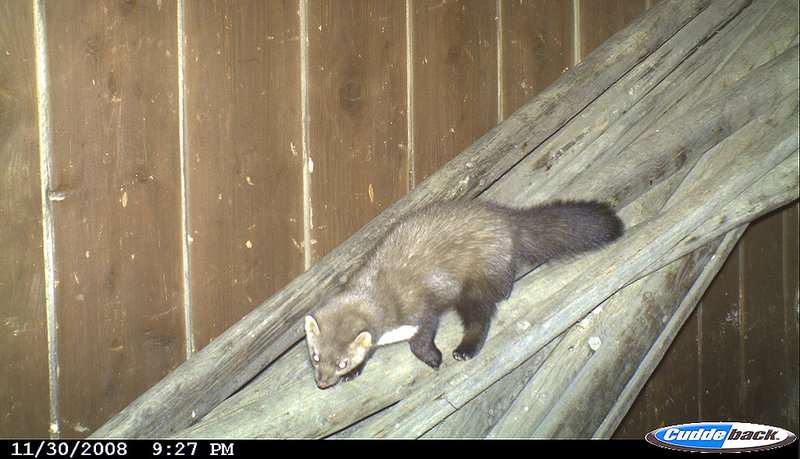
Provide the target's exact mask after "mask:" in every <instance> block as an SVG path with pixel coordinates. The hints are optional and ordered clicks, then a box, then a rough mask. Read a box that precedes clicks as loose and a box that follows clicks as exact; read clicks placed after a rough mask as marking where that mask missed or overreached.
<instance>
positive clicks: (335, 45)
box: [307, 0, 408, 259]
mask: <svg viewBox="0 0 800 459" xmlns="http://www.w3.org/2000/svg"><path fill="white" fill-rule="evenodd" d="M307 14H308V18H307V21H308V61H309V65H308V101H309V115H308V116H309V125H308V129H309V132H308V139H309V140H308V148H309V157H310V160H311V162H312V164H313V168H310V171H311V174H310V176H311V179H310V180H311V197H312V200H311V204H312V222H313V229H312V242H313V243H315V244H314V245H313V256H314V258H315V259H318V258H319V257H321V256H323V255H325V254H326V253H328V252H329V251H330V250H331V249H333V248H334V247H336V246H337V245H338V244H339V243H340V242H342V241H343V240H344V239H346V238H347V236H349V235H350V234H352V233H354V232H355V231H356V230H357V229H359V228H360V227H361V226H363V225H364V224H365V223H366V222H368V221H369V220H370V219H372V218H373V217H374V216H375V215H377V214H378V213H380V211H381V210H382V209H383V208H385V207H386V206H388V205H390V204H392V203H393V202H395V201H396V200H397V199H398V198H400V197H401V196H402V195H403V194H405V193H406V192H407V191H408V160H407V156H408V155H407V145H408V142H407V131H408V128H407V124H406V123H407V113H406V71H405V69H406V54H405V53H406V39H405V36H406V31H405V6H404V4H403V2H398V1H394V0H381V1H374V0H351V1H344V2H308V11H307Z"/></svg>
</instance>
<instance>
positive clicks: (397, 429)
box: [179, 50, 797, 437]
mask: <svg viewBox="0 0 800 459" xmlns="http://www.w3.org/2000/svg"><path fill="white" fill-rule="evenodd" d="M792 51H793V50H790V51H789V52H787V53H786V55H785V57H784V58H789V57H790V56H791V58H796V56H795V55H794V54H793V53H792ZM645 65H646V64H645ZM792 68H793V67H792V64H791V63H787V65H786V66H785V67H784V68H783V69H782V71H781V74H783V75H786V73H787V72H790V71H791V69H792ZM775 73H776V72H772V73H771V75H773V77H774V75H775ZM756 81H757V80H756ZM756 81H752V83H753V84H757V85H758V84H762V83H761V82H760V81H759V82H756ZM789 86H790V87H787V88H786V89H787V91H793V90H795V88H792V87H791V85H789ZM785 105H786V106H784V107H782V108H781V109H780V110H779V112H781V115H780V116H775V117H772V116H768V117H765V118H764V119H758V120H754V121H753V122H752V124H748V127H746V128H742V129H740V130H739V131H737V132H736V133H735V134H734V135H732V136H731V137H729V138H728V139H726V140H725V141H723V142H721V143H720V144H719V145H718V146H717V147H716V148H714V149H712V150H709V151H708V152H707V154H708V155H709V156H708V157H706V161H703V164H702V167H700V169H697V168H693V169H694V170H695V171H696V173H693V174H691V176H690V177H691V180H690V181H689V182H688V183H686V184H685V186H684V194H683V195H682V196H681V199H679V200H677V202H678V204H676V205H672V206H670V207H669V208H668V209H669V210H668V211H667V212H662V214H661V215H659V216H658V217H657V218H655V219H653V220H650V221H649V222H647V224H639V225H637V226H636V227H634V228H630V231H629V233H628V234H627V235H626V239H625V240H623V241H621V242H620V243H618V244H616V245H615V247H614V248H613V250H606V251H602V252H600V253H595V254H589V255H586V256H585V257H581V260H580V262H574V264H573V263H570V264H565V265H558V264H554V265H550V266H547V267H543V268H541V269H540V270H537V272H536V275H535V276H526V277H525V278H523V279H522V280H520V281H519V282H518V283H517V285H516V286H515V291H514V293H512V295H511V297H510V298H509V300H508V301H507V302H506V303H505V305H504V307H503V308H501V310H500V311H499V313H498V316H497V319H496V320H495V322H494V325H493V327H492V332H490V337H489V340H488V341H487V343H486V346H485V347H484V349H483V350H482V352H481V355H480V356H479V358H476V359H474V360H472V361H470V362H469V363H468V364H467V365H461V364H460V362H454V361H452V360H447V359H446V361H445V362H444V363H443V365H442V367H440V368H439V370H438V371H437V372H436V373H435V374H434V373H433V372H432V371H431V370H427V371H423V370H424V368H422V369H420V367H419V365H422V364H421V363H420V362H418V361H416V360H415V359H414V357H413V356H412V355H411V354H410V353H409V352H408V351H407V348H404V347H395V348H394V349H386V350H385V351H383V350H382V351H381V352H379V353H378V354H377V355H376V356H375V358H374V359H373V360H371V361H370V364H369V365H370V366H369V368H372V370H368V371H365V372H364V374H362V375H361V376H360V377H359V378H358V379H357V380H356V381H354V382H352V383H348V384H343V385H341V386H337V387H336V389H334V390H333V391H324V392H323V391H319V390H318V389H316V388H315V387H314V385H313V382H312V381H311V380H310V379H309V378H308V376H307V377H306V378H301V379H292V380H290V381H287V380H286V378H285V376H284V375H283V373H282V372H276V373H272V374H271V375H270V374H268V373H271V372H269V369H268V371H267V373H265V374H264V375H263V377H260V378H259V380H260V383H262V384H260V385H250V386H248V388H247V389H245V390H243V391H241V392H240V393H239V394H237V395H236V396H235V397H234V398H231V399H230V403H227V402H226V403H225V405H226V409H225V411H224V412H223V413H215V414H213V415H210V416H209V419H208V421H206V420H203V421H201V422H200V423H198V424H196V425H194V426H193V427H191V428H190V429H188V430H186V431H183V432H179V436H198V437H227V436H240V435H241V436H261V435H264V436H284V435H287V436H324V435H329V434H330V433H332V432H336V431H339V430H340V429H341V428H343V427H346V426H351V427H349V428H348V429H347V430H345V431H342V432H340V434H342V435H344V436H352V437H373V436H395V437H401V436H402V437H410V436H419V435H421V434H422V433H424V432H426V431H427V430H429V429H430V428H431V427H432V426H433V425H434V424H436V423H438V421H440V420H441V419H444V418H445V417H446V416H448V415H450V414H452V412H453V411H455V410H456V409H458V408H459V407H461V406H463V405H464V404H465V403H466V402H468V401H469V400H471V399H473V398H474V396H475V395H477V393H479V392H481V391H482V390H485V389H486V388H487V387H488V385H490V384H491V383H493V382H494V381H496V380H497V379H499V378H500V377H502V376H503V375H505V374H507V373H508V372H509V371H510V370H511V369H513V368H514V367H516V366H518V365H519V364H520V363H522V361H524V359H527V358H528V357H530V356H531V355H532V354H533V353H535V352H536V351H537V350H538V349H539V348H541V347H542V346H543V345H544V344H546V343H547V342H549V341H551V340H552V339H553V338H555V336H557V335H558V334H560V333H561V332H563V331H564V330H565V329H566V328H567V327H569V326H570V325H571V324H573V323H575V322H576V321H577V320H578V319H580V317H582V316H583V315H584V314H585V313H587V312H588V310H589V309H591V308H592V307H593V306H594V305H596V304H597V302H598V301H599V299H602V298H607V297H608V296H609V295H610V294H612V293H613V292H615V291H617V290H618V289H619V288H620V287H622V286H624V285H628V284H629V283H630V282H631V280H632V277H630V276H634V278H635V276H636V275H638V274H643V273H644V271H643V269H646V268H645V267H644V266H642V264H646V265H649V266H652V265H651V263H652V261H653V260H654V259H659V258H661V256H660V255H659V254H658V253H654V252H653V250H657V251H659V252H663V253H669V254H670V255H671V256H673V257H679V256H681V255H683V254H685V253H686V252H676V251H675V250H674V248H675V247H676V244H677V243H678V242H679V241H681V240H684V239H686V238H688V239H694V238H697V239H698V240H702V241H703V244H705V243H706V242H708V241H709V239H708V238H712V239H714V238H716V237H718V236H719V235H721V233H720V231H725V232H727V231H729V230H730V229H731V227H727V228H725V227H724V226H718V227H717V228H716V230H710V231H709V230H706V229H703V231H702V232H698V233H695V232H693V231H692V229H694V228H696V227H697V225H698V224H699V223H700V222H702V221H705V220H706V219H709V218H711V220H712V221H713V222H716V223H717V224H719V223H722V222H726V223H728V222H729V223H731V224H732V225H735V226H734V227H736V226H739V225H740V224H741V223H742V221H743V220H742V219H745V221H746V219H747V218H751V217H748V216H746V215H740V216H739V217H738V218H733V217H734V215H737V213H736V212H731V213H723V214H717V212H718V211H724V210H725V208H726V207H727V205H728V204H725V203H733V202H734V201H733V200H734V198H737V199H736V201H735V202H736V203H737V207H741V209H742V210H746V209H750V210H754V207H756V208H757V207H759V206H761V205H764V204H765V201H764V198H765V197H767V196H769V195H770V194H771V192H767V193H764V190H760V189H758V188H759V186H757V185H766V186H768V187H774V186H775V185H776V184H778V183H783V186H787V183H788V184H789V185H788V186H789V187H790V191H789V193H790V194H791V196H796V189H791V188H792V187H794V185H795V184H796V180H795V177H794V176H793V174H794V173H796V172H795V171H796V170H797V168H796V164H795V163H796V148H797V141H796V138H795V136H794V133H795V131H796V127H795V126H796V114H794V112H793V110H791V109H790V108H789V107H788V106H791V105H792V104H791V103H787V104H785ZM789 112H791V114H790V113H789ZM776 115H777V113H776ZM717 116H720V114H719V113H718V114H717ZM767 119H770V120H773V119H783V121H780V126H781V127H780V128H778V129H777V130H774V131H773V130H772V129H773V127H772V126H773V124H772V121H766V120H767ZM756 126H763V127H765V128H767V126H769V128H767V131H764V132H761V133H759V134H758V135H756V136H754V135H753V134H754V133H755V132H757V131H758V130H756V131H755V132H754V131H752V128H755V127H756ZM745 139H750V140H747V141H745ZM778 139H781V140H778ZM754 146H756V147H755V148H756V149H755V150H753V147H754ZM743 148H747V151H748V152H749V153H748V154H746V155H745V154H742V151H744V150H743ZM587 154H588V152H587ZM779 166H780V167H781V168H782V167H783V166H790V168H789V171H788V173H783V174H780V175H779V176H780V177H781V178H782V179H781V180H774V178H775V177H772V176H771V172H770V173H769V174H767V176H765V175H764V174H765V173H766V172H767V170H770V171H771V170H772V169H773V168H775V167H779ZM686 167H689V166H688V165H687V166H686ZM689 168H691V167H689ZM701 170H702V172H700V171H701ZM729 174H734V175H729ZM739 174H741V175H739ZM646 176H647V174H646V173H645V174H644V175H643V176H642V177H646ZM586 177H592V175H591V174H587V175H586V176H585V178H584V180H586V185H587V186H590V183H589V182H591V181H592V179H593V177H592V179H588V178H586ZM761 178H769V180H767V181H765V182H763V183H762V182H761V181H760V179H761ZM642 179H643V178H639V179H638V180H642ZM619 180H622V181H628V180H637V179H635V178H632V177H619ZM687 180H688V179H687ZM521 185H522V184H521ZM750 186H754V187H755V189H754V193H753V194H752V195H751V194H750V193H749V192H748V193H744V194H742V193H741V191H742V190H741V188H740V187H745V188H748V189H749V188H750ZM748 191H749V190H748ZM687 193H688V194H687ZM779 194H783V192H780V193H779ZM745 195H746V196H747V198H748V199H746V200H744V201H742V202H739V200H738V199H739V198H740V197H742V196H745ZM689 196H691V197H692V199H688V197H689ZM786 199H793V198H788V197H787V196H783V198H782V199H780V202H786ZM753 203H755V204H756V205H755V206H753V205H752V204H753ZM774 205H780V204H779V203H776V204H774ZM711 216H714V217H711ZM693 220H694V221H693ZM642 248H646V250H643V249H642ZM670 261H672V259H670ZM665 263H668V261H667V262H665ZM609 273H613V275H611V274H609ZM606 276H608V277H606ZM600 278H603V280H602V281H601V280H600ZM609 283H611V284H609ZM526 324H527V325H526ZM531 324H537V327H531ZM440 337H441V340H442V342H443V343H446V344H447V345H445V346H442V348H443V349H448V348H450V347H449V346H448V345H449V344H452V343H453V341H454V338H457V336H456V334H455V333H454V331H453V329H452V328H451V327H449V326H447V324H446V323H445V324H443V326H442V327H441V328H440V332H439V335H437V339H439V338H440ZM399 351H404V352H399ZM286 358H290V359H291V361H292V366H291V368H295V367H301V366H302V362H303V360H302V359H303V350H302V343H300V345H298V347H297V348H295V349H293V350H292V352H291V357H289V356H288V355H287V356H286ZM306 359H307V357H306ZM414 362H416V365H415V364H414ZM301 369H302V368H299V369H298V371H299V370H301ZM273 378H275V379H278V380H280V381H281V382H284V384H273V382H274V381H275V379H273ZM274 387H282V388H283V389H284V390H281V391H274V390H273V389H271V388H274ZM387 388H390V389H389V390H387ZM234 399H236V400H234ZM297 400H303V403H302V404H298V403H297ZM398 400H399V401H398ZM388 405H392V406H391V407H388V408H387V406H388ZM220 407H222V405H220ZM376 412H377V413H376ZM373 413H376V414H373ZM370 415H372V416H370ZM366 416H370V417H369V418H368V419H365V420H363V421H362V422H360V423H358V424H355V425H353V424H354V423H355V422H356V421H358V420H359V419H364V417H366Z"/></svg>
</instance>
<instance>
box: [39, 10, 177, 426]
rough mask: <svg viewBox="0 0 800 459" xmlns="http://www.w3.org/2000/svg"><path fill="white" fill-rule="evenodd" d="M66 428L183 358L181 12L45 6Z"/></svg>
mask: <svg viewBox="0 0 800 459" xmlns="http://www.w3.org/2000/svg"><path fill="white" fill-rule="evenodd" d="M45 14H46V19H47V30H48V37H47V41H48V50H49V68H50V75H51V81H50V90H51V94H50V97H51V99H50V100H51V107H52V109H51V111H52V121H53V154H54V157H53V177H52V179H51V183H52V189H53V191H51V195H52V196H53V197H54V198H55V202H54V203H53V219H54V227H55V257H56V260H57V263H56V283H57V287H56V297H57V298H56V301H57V305H56V307H57V316H58V317H57V320H58V327H59V328H58V333H59V343H58V352H59V385H60V393H59V397H60V402H61V403H60V413H61V421H60V425H61V431H62V435H63V436H64V437H81V436H85V435H87V434H89V433H90V432H91V431H92V430H93V429H95V428H97V427H99V426H100V425H101V423H103V422H104V421H105V420H107V419H108V418H109V417H110V416H111V415H113V414H115V413H116V412H117V411H119V410H120V409H121V408H123V407H124V406H126V405H127V404H128V403H129V402H131V401H132V400H133V399H134V398H135V397H136V396H138V395H139V394H140V393H142V392H143V391H144V390H145V389H147V388H148V387H150V386H151V385H152V384H153V383H155V382H156V381H158V380H159V379H161V378H162V377H163V376H164V375H165V374H166V373H167V372H168V371H169V370H170V369H172V368H173V367H175V366H177V365H178V364H179V363H180V362H181V361H182V360H183V358H184V344H183V343H184V336H183V309H182V304H183V295H182V281H181V279H182V274H181V273H182V271H181V237H180V226H181V225H180V215H181V213H180V208H181V206H180V196H181V193H180V176H179V171H180V167H179V164H180V163H179V155H178V116H177V109H178V106H177V101H178V92H177V91H178V85H177V68H178V67H177V61H176V56H177V51H176V49H177V48H176V37H177V34H176V9H175V3H174V2H160V1H147V2H145V1H142V2H121V1H103V2H100V3H97V2H83V1H79V0H74V1H58V2H47V3H46V13H45Z"/></svg>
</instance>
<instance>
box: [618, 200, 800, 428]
mask: <svg viewBox="0 0 800 459" xmlns="http://www.w3.org/2000/svg"><path fill="white" fill-rule="evenodd" d="M798 238H800V235H799V234H798V204H797V203H795V204H793V205H791V206H789V207H788V208H786V209H783V210H782V211H778V212H775V213H773V214H771V215H768V216H766V217H762V218H761V219H759V220H758V221H756V222H754V223H753V224H752V225H750V227H749V228H748V229H747V231H746V232H745V234H744V235H743V237H742V239H741V240H740V241H739V244H738V245H737V246H736V248H735V249H734V251H733V252H732V253H731V255H730V257H728V260H727V261H726V262H725V265H724V266H723V267H722V269H721V270H720V272H719V274H717V277H716V278H715V279H714V281H713V282H712V284H711V285H710V286H709V288H708V290H706V293H705V296H704V297H703V299H702V301H701V302H700V304H699V305H698V307H697V309H695V311H694V313H693V314H692V316H691V317H690V318H689V319H688V320H687V322H686V324H685V325H684V326H683V328H682V329H681V331H680V333H679V334H678V336H677V337H676V338H675V341H673V343H672V346H671V347H670V349H669V351H668V352H667V354H666V355H665V356H664V359H663V360H662V361H661V363H660V365H659V366H658V368H657V369H656V371H655V372H654V373H653V375H652V376H651V378H650V381H649V382H648V384H647V386H645V388H644V389H643V390H642V392H641V393H640V394H639V397H638V399H637V400H636V402H634V404H633V406H632V407H631V409H630V411H629V412H628V416H627V417H626V418H625V419H624V420H623V421H622V423H621V424H620V426H619V428H618V429H617V432H616V434H615V436H616V437H619V438H643V437H644V435H645V434H646V433H647V432H649V431H651V430H655V429H657V428H659V427H663V426H667V425H672V424H681V423H686V422H699V421H716V420H722V421H743V422H755V423H760V424H767V425H773V426H779V427H783V428H785V429H789V430H791V431H792V432H797V431H798V430H799V429H800V426H798V423H800V411H798V381H800V379H799V378H798V361H800V355H798V319H800V317H798V314H800V310H798V304H800V291H799V290H798V282H800V280H798V271H800V267H798Z"/></svg>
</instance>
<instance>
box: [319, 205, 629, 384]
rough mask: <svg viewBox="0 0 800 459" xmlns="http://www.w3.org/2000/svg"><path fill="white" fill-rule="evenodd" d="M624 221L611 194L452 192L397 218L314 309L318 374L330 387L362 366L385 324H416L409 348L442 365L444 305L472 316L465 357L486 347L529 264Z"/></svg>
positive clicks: (598, 240) (593, 240) (578, 248)
mask: <svg viewBox="0 0 800 459" xmlns="http://www.w3.org/2000/svg"><path fill="white" fill-rule="evenodd" d="M622 232H623V224H622V222H621V220H620V219H619V218H618V217H617V216H616V214H615V213H614V212H613V210H611V208H610V207H608V206H607V205H605V204H601V203H597V202H554V203H550V204H546V205H541V206H536V207H532V208H528V209H511V208H507V207H501V206H497V205H493V204H489V203H485V202H481V201H449V202H444V203H440V204H435V205H432V206H429V207H427V208H424V209H422V210H419V211H417V212H414V213H412V214H411V215H409V216H408V217H407V218H405V219H403V220H401V221H400V222H398V223H397V224H396V225H395V227H394V228H393V229H392V230H391V231H389V233H388V234H387V235H386V236H385V238H384V239H383V240H382V241H381V242H380V243H379V244H378V245H377V246H376V248H375V249H374V250H373V251H372V252H371V253H370V254H369V255H368V257H367V259H366V262H365V263H364V265H363V266H362V267H361V268H360V269H359V270H357V271H356V272H355V273H354V274H353V276H352V278H351V281H350V282H348V284H347V285H346V286H345V287H344V289H343V291H342V292H340V293H338V294H337V295H335V296H334V297H333V298H331V299H330V300H328V301H327V302H326V303H325V304H323V305H322V306H321V307H320V308H318V309H317V310H315V311H314V312H313V313H312V314H311V315H310V316H308V317H307V318H306V337H307V341H308V345H309V353H310V355H311V357H312V364H313V365H314V367H315V370H316V381H317V385H318V386H319V387H320V388H327V387H330V386H332V385H334V384H336V383H337V382H338V381H339V380H349V379H352V378H354V377H356V376H358V375H359V374H360V373H361V371H362V370H363V368H364V364H365V363H366V361H367V360H368V359H369V357H370V356H371V355H372V352H373V351H374V348H375V346H376V344H377V343H378V342H379V341H380V338H381V337H383V336H384V335H385V334H386V333H387V332H390V331H392V330H396V329H398V328H399V327H402V326H415V327H418V328H417V331H416V333H415V334H414V335H413V336H412V337H410V339H409V343H410V347H411V351H412V352H413V353H414V355H416V356H417V357H418V358H419V359H420V360H422V361H423V362H425V363H426V364H427V365H429V366H431V367H433V368H438V367H439V365H440V364H441V360H442V355H441V351H439V349H438V348H437V347H436V345H435V344H434V342H433V340H434V337H435V336H436V330H437V328H438V325H439V317H440V315H441V314H442V313H443V312H444V310H446V309H448V308H450V307H454V308H455V309H456V311H457V312H458V314H459V316H460V317H461V319H462V322H463V323H464V328H465V332H464V338H463V339H462V341H461V344H459V346H458V347H457V348H456V350H455V351H454V352H453V357H454V358H455V359H457V360H467V359H469V358H472V357H474V356H475V355H477V354H478V352H479V351H480V349H481V347H482V346H483V343H484V341H485V340H486V336H487V334H488V331H489V325H490V322H491V319H492V316H493V315H494V311H495V307H496V304H497V303H498V302H499V301H501V300H503V299H505V298H507V297H508V296H509V295H510V294H511V288H512V286H513V283H514V280H515V278H516V276H517V274H518V272H519V271H520V269H521V268H523V267H535V266H538V265H539V264H541V263H544V262H545V261H547V260H549V259H552V258H558V257H562V256H566V255H570V254H575V253H579V252H582V251H585V250H591V249H594V248H597V247H601V246H603V245H605V244H607V243H609V242H611V241H613V240H614V239H616V238H618V237H619V236H620V235H621V234H622Z"/></svg>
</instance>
